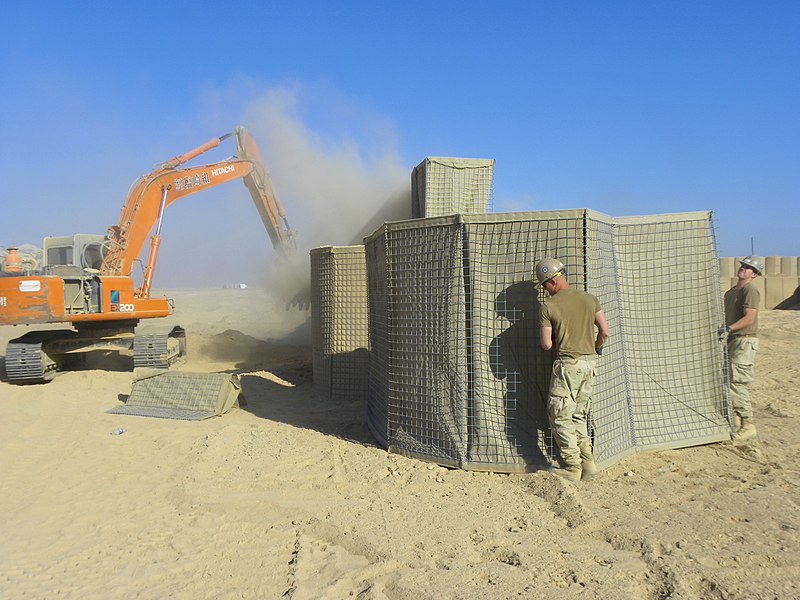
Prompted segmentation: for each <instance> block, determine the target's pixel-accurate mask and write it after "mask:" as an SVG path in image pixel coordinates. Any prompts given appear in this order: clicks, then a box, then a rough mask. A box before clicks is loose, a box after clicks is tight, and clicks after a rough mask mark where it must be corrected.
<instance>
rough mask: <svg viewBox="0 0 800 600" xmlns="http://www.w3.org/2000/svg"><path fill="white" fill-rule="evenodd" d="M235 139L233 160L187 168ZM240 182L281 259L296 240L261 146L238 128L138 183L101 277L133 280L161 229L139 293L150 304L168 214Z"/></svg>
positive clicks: (111, 238) (113, 234)
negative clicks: (186, 200) (194, 197)
mask: <svg viewBox="0 0 800 600" xmlns="http://www.w3.org/2000/svg"><path fill="white" fill-rule="evenodd" d="M231 136H235V138H236V149H237V155H236V156H234V157H233V158H229V159H226V160H223V161H220V162H217V163H213V164H209V165H202V166H195V167H183V168H181V166H182V165H184V164H185V163H186V162H188V161H190V160H192V159H194V158H197V157H198V156H200V155H201V154H204V153H205V152H208V151H209V150H211V149H213V148H216V147H217V146H219V145H220V143H221V142H222V141H223V140H225V139H227V138H228V137H231ZM239 178H242V179H243V181H244V184H245V186H246V187H247V189H248V190H249V192H250V195H251V197H252V199H253V203H254V204H255V206H256V210H258V213H259V215H260V216H261V220H262V222H263V224H264V227H265V229H266V230H267V234H268V235H269V238H270V241H271V242H272V244H273V246H274V247H275V248H276V249H277V250H278V251H279V252H281V253H285V252H286V251H288V250H289V249H290V248H292V245H293V243H294V240H293V233H292V231H291V229H290V228H289V224H288V221H287V219H286V213H285V211H284V209H283V207H282V206H281V204H280V202H279V200H278V197H277V195H276V194H275V191H274V189H273V187H272V183H271V182H270V179H269V175H268V173H267V171H266V169H265V167H264V164H263V162H262V161H261V153H260V151H259V149H258V145H257V144H256V142H255V140H254V139H253V137H252V136H251V135H250V133H249V132H248V131H247V130H246V129H245V128H244V127H237V128H236V129H234V130H233V131H232V132H230V133H228V134H225V135H223V136H220V137H218V138H213V139H211V140H209V141H208V142H206V143H205V144H203V145H201V146H198V147H197V148H195V149H194V150H191V151H189V152H187V153H185V154H182V155H179V156H176V157H174V158H172V159H170V160H168V161H166V162H164V163H162V164H161V165H160V166H159V167H158V168H156V169H155V170H154V171H153V172H151V173H149V174H147V175H145V176H143V177H140V178H139V179H137V180H136V181H135V182H134V184H133V185H132V186H131V190H130V192H129V193H128V197H127V199H126V201H125V204H124V205H123V207H122V211H121V213H120V218H119V222H118V223H117V224H116V225H112V226H111V227H109V230H108V242H107V245H106V246H107V247H106V250H107V251H106V256H105V258H104V260H103V263H102V265H101V266H100V272H101V273H102V274H103V275H122V276H130V274H131V270H132V268H133V263H134V262H135V261H136V260H137V259H138V258H139V256H140V254H141V252H142V250H143V248H144V245H145V242H146V240H147V237H148V235H149V234H150V232H151V231H152V230H153V227H155V226H156V225H158V229H157V230H156V232H155V234H154V236H153V240H152V241H151V252H150V256H149V258H148V260H147V263H146V264H147V267H146V272H145V282H144V283H143V285H142V287H141V288H139V290H138V295H139V297H142V298H147V297H148V295H149V292H150V281H151V280H152V269H153V268H154V266H155V255H156V253H157V249H158V244H159V236H160V225H161V219H162V218H163V215H164V211H165V209H166V208H167V207H169V206H170V205H171V204H172V203H173V202H176V201H177V200H179V199H181V198H183V197H185V196H188V195H190V194H194V193H196V192H200V191H203V190H206V189H209V188H212V187H215V186H217V185H219V184H221V183H225V182H227V181H231V180H233V179H239Z"/></svg>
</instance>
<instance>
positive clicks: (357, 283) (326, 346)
mask: <svg viewBox="0 0 800 600" xmlns="http://www.w3.org/2000/svg"><path fill="white" fill-rule="evenodd" d="M310 255H311V284H312V285H311V328H312V336H313V368H314V389H315V391H316V392H317V394H318V395H319V396H320V397H321V398H326V399H330V400H366V397H367V376H368V373H367V368H368V364H369V350H368V349H369V329H368V326H367V321H368V313H367V273H366V262H365V258H364V246H324V247H321V248H315V249H313V250H311V252H310Z"/></svg>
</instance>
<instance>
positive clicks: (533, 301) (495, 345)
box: [464, 212, 584, 471]
mask: <svg viewBox="0 0 800 600" xmlns="http://www.w3.org/2000/svg"><path fill="white" fill-rule="evenodd" d="M465 221H466V222H467V224H466V230H467V235H466V243H465V252H464V271H465V273H468V277H467V284H468V285H467V289H468V297H467V315H468V316H467V320H468V321H467V322H468V327H467V328H468V331H469V335H468V337H467V354H468V356H469V357H470V372H469V374H470V381H471V385H470V396H469V397H468V401H469V406H470V409H471V411H470V427H469V440H470V446H469V449H470V451H469V454H468V456H467V463H466V465H465V466H474V467H482V466H486V465H492V466H493V469H495V470H508V471H517V470H527V469H528V468H530V467H533V466H535V465H537V464H538V465H540V466H541V465H542V464H544V463H545V462H546V460H547V459H548V458H550V457H552V454H553V446H552V439H551V436H550V435H549V428H548V422H547V409H546V403H547V392H548V387H549V381H550V372H551V371H552V357H551V356H549V354H548V353H546V352H544V351H543V350H542V349H541V347H540V345H539V323H538V316H539V308H540V305H541V302H542V301H543V299H544V294H545V292H544V291H543V290H542V289H541V288H539V287H534V285H533V281H531V273H532V272H533V267H534V265H535V264H536V262H537V261H538V260H539V259H540V258H542V257H544V256H559V257H560V258H561V260H562V261H563V262H564V263H565V265H567V269H568V272H570V273H572V274H573V278H574V279H575V280H577V281H578V282H580V281H582V280H583V279H584V250H583V229H584V228H583V216H582V214H581V213H580V212H575V213H573V214H572V215H570V216H567V217H560V216H553V217H552V218H549V217H547V216H544V217H543V218H541V219H540V220H535V219H531V218H530V215H520V217H519V218H516V217H510V219H509V220H502V219H501V220H498V217H497V216H494V220H492V221H488V220H477V221H475V222H473V220H472V219H471V218H469V217H465ZM578 285H580V284H578Z"/></svg>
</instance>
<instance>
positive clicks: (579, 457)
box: [536, 258, 611, 481]
mask: <svg viewBox="0 0 800 600" xmlns="http://www.w3.org/2000/svg"><path fill="white" fill-rule="evenodd" d="M536 279H537V280H538V283H537V284H536V285H541V286H542V287H543V288H544V289H545V291H547V293H548V294H549V295H550V298H548V300H547V301H546V302H545V303H544V305H543V306H542V309H541V312H540V315H539V326H540V342H541V346H542V348H543V349H544V350H550V348H552V347H553V346H555V348H556V352H557V353H558V356H557V358H556V360H555V362H554V363H553V374H552V377H551V380H550V393H549V397H548V399H547V414H548V417H549V418H550V429H551V431H552V432H553V437H554V439H555V442H556V445H557V446H558V449H559V452H560V454H561V460H562V461H563V463H564V466H565V468H563V469H556V470H555V472H556V473H558V474H559V475H561V476H562V477H565V478H567V479H569V480H571V481H579V480H580V479H592V478H593V477H594V476H595V475H596V474H597V466H596V465H595V463H594V456H593V455H592V441H591V438H590V437H589V431H588V426H587V417H588V414H589V410H590V408H591V400H592V382H593V379H594V374H595V364H596V359H597V355H599V354H600V352H601V348H602V346H603V343H604V342H605V341H606V339H608V337H609V336H610V335H611V333H610V331H609V328H608V323H607V322H606V317H605V315H604V314H603V310H602V309H601V308H600V302H599V301H598V300H597V298H595V297H594V296H592V295H591V294H588V293H586V292H583V291H580V290H577V289H574V288H571V287H570V286H569V283H568V282H567V278H566V276H565V274H564V265H563V264H562V263H561V261H559V260H557V259H555V258H545V259H544V260H541V261H539V262H538V263H537V264H536ZM595 326H596V327H597V335H595Z"/></svg>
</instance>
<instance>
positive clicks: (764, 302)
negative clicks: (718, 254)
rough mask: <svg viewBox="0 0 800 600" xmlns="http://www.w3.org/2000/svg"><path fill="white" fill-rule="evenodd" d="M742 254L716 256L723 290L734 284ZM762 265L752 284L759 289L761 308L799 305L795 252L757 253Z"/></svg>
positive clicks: (799, 267) (799, 262)
mask: <svg viewBox="0 0 800 600" xmlns="http://www.w3.org/2000/svg"><path fill="white" fill-rule="evenodd" d="M742 258H744V257H743V256H737V257H725V258H720V259H719V268H720V286H721V287H722V291H723V293H724V292H726V291H727V290H729V289H731V288H732V287H733V286H734V285H736V281H737V278H736V271H737V270H738V269H739V261H741V260H742ZM756 258H758V259H759V260H760V261H761V264H763V265H764V273H763V274H762V275H763V276H762V277H756V279H755V280H754V281H753V285H755V286H756V288H758V290H759V292H761V307H760V308H761V309H771V308H778V309H783V308H788V309H800V275H799V274H798V273H800V258H798V257H797V256H758V257H756Z"/></svg>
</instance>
